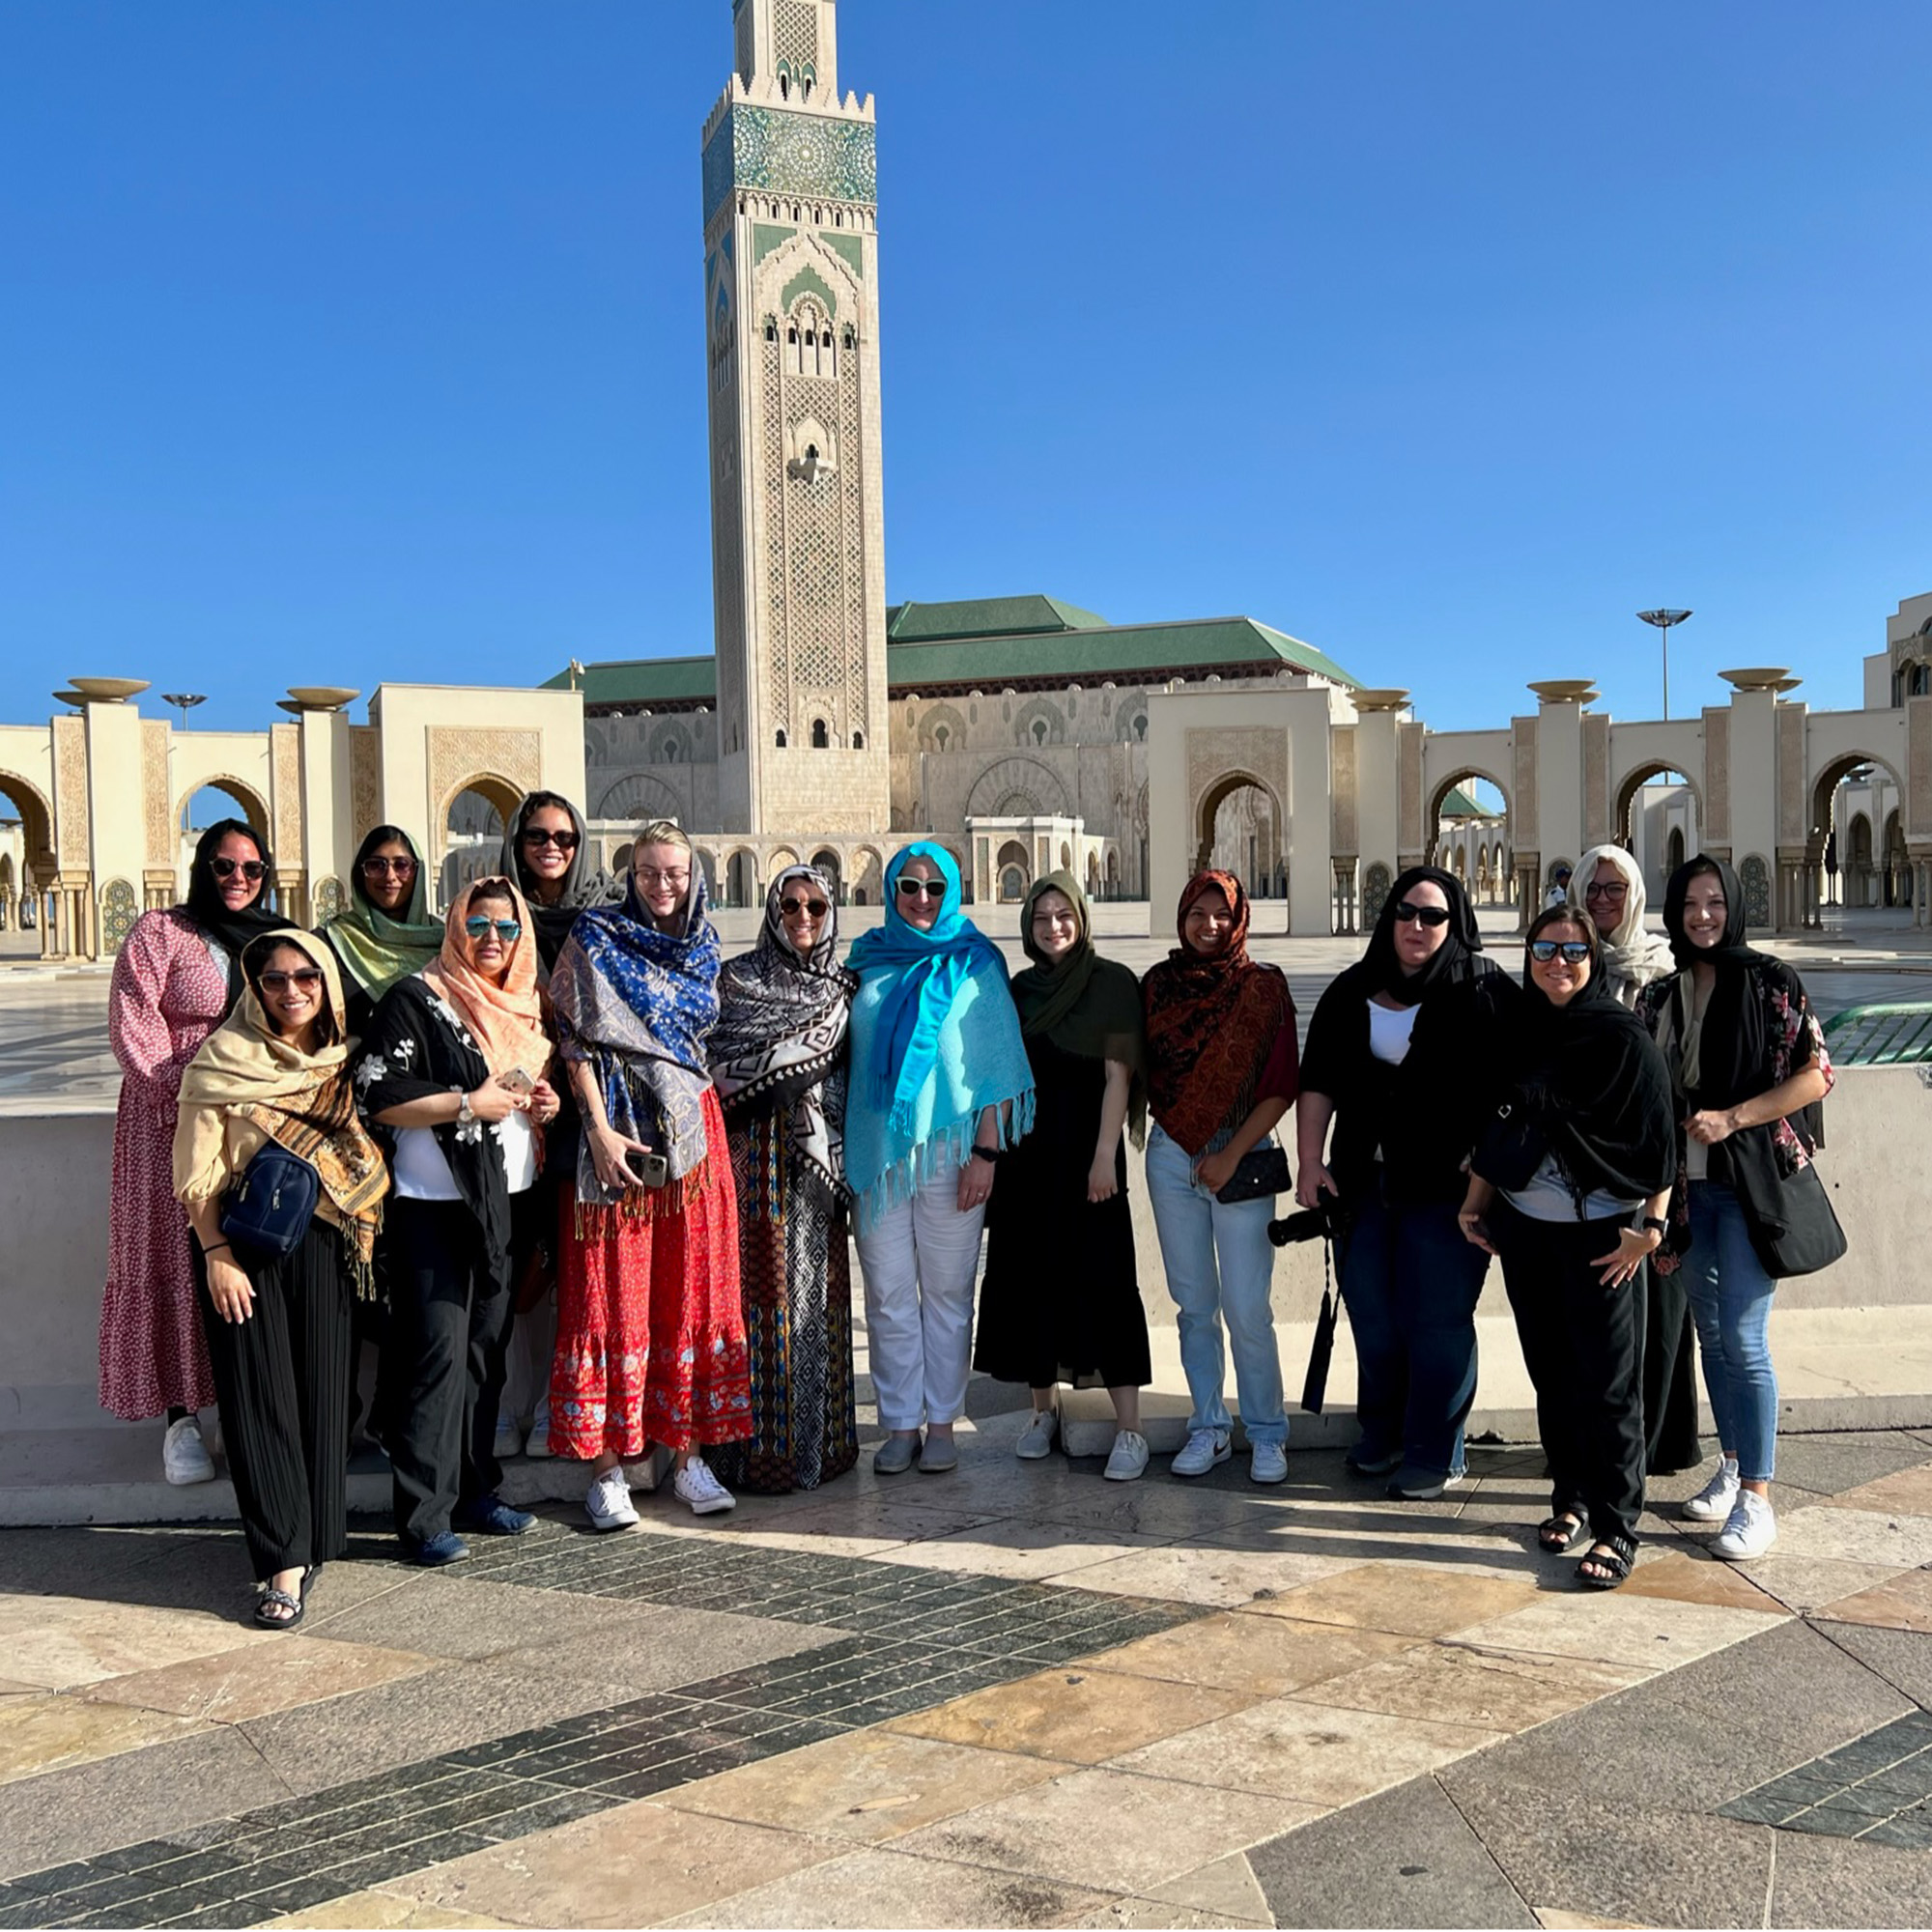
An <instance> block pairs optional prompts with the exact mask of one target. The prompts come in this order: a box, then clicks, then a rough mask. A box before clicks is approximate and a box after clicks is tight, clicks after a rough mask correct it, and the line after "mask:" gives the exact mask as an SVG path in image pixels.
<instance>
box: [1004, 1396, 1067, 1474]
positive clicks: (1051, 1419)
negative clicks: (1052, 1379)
mask: <svg viewBox="0 0 1932 1932" xmlns="http://www.w3.org/2000/svg"><path fill="white" fill-rule="evenodd" d="M1059 1434H1060V1418H1059V1416H1057V1415H1055V1414H1054V1412H1053V1411H1052V1409H1050V1408H1037V1409H1035V1410H1034V1412H1033V1420H1032V1421H1031V1422H1029V1423H1028V1424H1027V1426H1026V1430H1025V1433H1024V1434H1023V1435H1021V1436H1020V1439H1019V1440H1018V1441H1017V1442H1015V1443H1014V1444H1013V1454H1014V1455H1015V1456H1017V1457H1018V1458H1019V1459H1020V1461H1021V1462H1022V1463H1038V1462H1040V1461H1042V1460H1044V1459H1045V1458H1046V1457H1048V1456H1051V1455H1052V1454H1053V1438H1054V1437H1055V1436H1056V1435H1059Z"/></svg>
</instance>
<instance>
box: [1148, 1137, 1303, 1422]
mask: <svg viewBox="0 0 1932 1932" xmlns="http://www.w3.org/2000/svg"><path fill="white" fill-rule="evenodd" d="M1230 1138H1231V1137H1230V1136H1229V1135H1227V1134H1221V1135H1218V1136H1216V1138H1215V1139H1213V1140H1211V1141H1209V1142H1208V1147H1207V1149H1206V1150H1205V1151H1208V1152H1213V1151H1215V1150H1217V1149H1219V1148H1222V1147H1225V1146H1226V1145H1227V1143H1228V1141H1229V1139H1230ZM1268 1145H1269V1143H1268V1142H1267V1141H1264V1142H1262V1146H1264V1147H1266V1146H1268ZM1147 1182H1148V1199H1149V1201H1150V1202H1151V1204H1152V1207H1153V1225H1154V1229H1155V1231H1156V1233H1157V1234H1158V1235H1159V1236H1160V1259H1161V1263H1162V1265H1163V1266H1164V1267H1165V1268H1166V1269H1167V1292H1168V1293H1169V1294H1171V1295H1172V1296H1173V1297H1174V1305H1175V1307H1176V1309H1177V1310H1179V1330H1180V1366H1181V1369H1182V1371H1183V1372H1184V1373H1185V1375H1186V1377H1187V1393H1188V1396H1189V1397H1190V1399H1191V1400H1192V1402H1193V1404H1194V1413H1193V1414H1192V1415H1191V1416H1189V1417H1188V1421H1187V1426H1188V1428H1189V1429H1226V1428H1228V1427H1229V1416H1228V1405H1227V1403H1226V1402H1225V1401H1224V1400H1223V1399H1222V1395H1221V1384H1222V1380H1223V1378H1224V1377H1225V1374H1226V1357H1225V1356H1224V1355H1223V1353H1222V1350H1221V1323H1222V1321H1223V1320H1224V1319H1225V1321H1227V1324H1228V1341H1229V1344H1230V1345H1231V1346H1232V1347H1233V1349H1234V1351H1235V1387H1236V1391H1237V1393H1238V1396H1239V1399H1240V1405H1241V1426H1242V1427H1243V1428H1244V1429H1245V1430H1246V1431H1247V1433H1248V1440H1249V1441H1250V1442H1286V1441H1287V1440H1288V1413H1287V1411H1286V1410H1285V1409H1284V1408H1283V1406H1282V1400H1281V1353H1280V1350H1277V1349H1276V1347H1275V1339H1274V1311H1273V1309H1272V1307H1271V1306H1270V1305H1269V1302H1268V1286H1269V1283H1270V1281H1271V1280H1272V1278H1273V1275H1274V1249H1273V1248H1272V1247H1271V1246H1270V1245H1269V1243H1268V1237H1267V1224H1268V1222H1269V1221H1270V1220H1272V1219H1273V1218H1274V1204H1273V1203H1272V1202H1270V1201H1266V1200H1262V1201H1243V1202H1242V1203H1241V1204H1240V1205H1239V1206H1238V1207H1236V1208H1224V1207H1223V1206H1222V1205H1221V1203H1220V1202H1218V1201H1216V1200H1215V1199H1214V1197H1213V1195H1212V1194H1210V1193H1209V1192H1208V1189H1207V1188H1205V1187H1203V1186H1202V1185H1201V1184H1200V1182H1199V1181H1197V1180H1196V1179H1195V1178H1194V1158H1193V1156H1192V1155H1190V1154H1189V1153H1188V1152H1187V1151H1186V1150H1185V1149H1184V1148H1181V1147H1179V1146H1178V1145H1177V1144H1176V1143H1175V1142H1173V1141H1171V1140H1169V1139H1168V1137H1167V1135H1166V1134H1164V1133H1163V1132H1162V1131H1161V1130H1160V1128H1159V1127H1158V1126H1153V1127H1151V1128H1150V1129H1149V1130H1148V1147H1147Z"/></svg>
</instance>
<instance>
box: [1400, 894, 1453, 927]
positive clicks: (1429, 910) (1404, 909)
mask: <svg viewBox="0 0 1932 1932" xmlns="http://www.w3.org/2000/svg"><path fill="white" fill-rule="evenodd" d="M1395 916H1396V922H1397V923H1398V924H1401V925H1407V924H1408V923H1410V922H1411V921H1413V920H1418V919H1419V920H1420V921H1421V922H1422V923H1423V924H1424V925H1427V926H1437V925H1447V924H1448V923H1449V908H1448V907H1447V906H1419V905H1410V904H1409V902H1408V901H1407V900H1406V899H1404V900H1403V902H1402V903H1401V904H1400V905H1399V906H1397V907H1396V909H1395Z"/></svg>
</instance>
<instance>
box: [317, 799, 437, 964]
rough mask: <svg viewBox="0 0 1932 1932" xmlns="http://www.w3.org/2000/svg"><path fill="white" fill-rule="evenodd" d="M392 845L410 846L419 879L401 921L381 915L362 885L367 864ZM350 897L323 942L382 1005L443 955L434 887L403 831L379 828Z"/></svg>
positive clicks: (353, 876)
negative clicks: (433, 909)
mask: <svg viewBox="0 0 1932 1932" xmlns="http://www.w3.org/2000/svg"><path fill="white" fill-rule="evenodd" d="M392 843H394V844H403V845H407V846H408V847H409V848H410V856H411V857H412V859H414V860H415V862H416V875H415V878H414V880H413V881H412V883H411V886H410V897H409V903H408V904H407V905H406V906H404V908H403V916H402V918H401V919H391V918H390V917H389V915H388V914H387V913H385V912H380V911H378V910H377V908H376V906H375V905H374V904H373V903H372V902H371V900H370V898H369V894H368V889H367V888H366V887H365V886H364V885H363V883H362V862H363V861H364V860H365V859H367V858H368V857H369V856H370V855H371V854H372V853H373V852H374V851H375V850H376V849H377V847H378V846H381V845H388V844H392ZM349 895H350V896H349V905H348V909H347V910H346V911H343V912H339V913H337V914H336V915H335V917H334V918H333V919H331V920H330V921H329V922H328V923H327V925H325V926H324V927H323V928H322V936H323V937H324V938H325V939H326V940H327V941H328V943H329V946H330V947H331V948H332V949H333V950H334V952H335V956H336V957H337V958H338V959H340V960H341V961H342V966H343V970H344V971H345V972H346V973H347V974H348V975H349V977H350V978H351V979H352V980H355V984H356V985H357V986H358V987H360V988H361V990H362V991H363V992H365V993H367V994H368V995H369V997H370V999H372V1000H380V999H381V998H382V997H383V995H384V993H386V992H387V991H388V990H389V988H390V987H391V986H393V985H394V984H395V983H396V981H397V980H407V979H408V978H409V977H410V975H411V974H412V973H420V972H421V971H422V969H423V968H424V967H425V966H427V965H428V964H429V963H430V962H431V961H432V960H433V959H435V958H436V956H437V954H438V953H440V952H441V951H442V939H443V925H442V922H441V921H440V919H431V918H430V916H429V881H428V880H427V878H425V877H424V874H423V864H422V855H421V853H419V852H418V851H417V850H416V847H415V841H414V839H412V838H411V837H410V835H409V834H408V833H407V832H405V831H403V830H402V829H401V828H400V827H399V826H394V825H379V826H377V828H376V829H375V831H373V832H372V833H370V835H369V836H368V838H365V839H363V841H362V845H361V849H360V850H359V851H357V853H356V854H355V865H354V866H353V867H351V869H350V875H349Z"/></svg>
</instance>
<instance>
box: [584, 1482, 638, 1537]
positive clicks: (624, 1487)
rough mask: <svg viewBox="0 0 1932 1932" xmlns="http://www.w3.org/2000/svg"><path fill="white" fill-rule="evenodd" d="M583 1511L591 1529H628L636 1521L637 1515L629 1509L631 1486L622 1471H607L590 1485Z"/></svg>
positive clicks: (633, 1510)
mask: <svg viewBox="0 0 1932 1932" xmlns="http://www.w3.org/2000/svg"><path fill="white" fill-rule="evenodd" d="M583 1511H584V1514H585V1515H586V1516H587V1517H589V1519H590V1526H591V1528H593V1529H629V1528H630V1527H631V1525H632V1524H633V1523H635V1522H636V1521H637V1520H638V1513H637V1511H636V1510H635V1509H633V1508H632V1507H631V1486H630V1484H629V1483H627V1482H626V1481H625V1480H624V1472H623V1470H622V1469H607V1470H605V1472H604V1473H603V1474H602V1475H601V1476H599V1477H598V1478H597V1480H596V1481H595V1482H594V1483H592V1484H591V1485H590V1493H589V1494H588V1495H587V1496H585V1497H584V1498H583Z"/></svg>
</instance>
